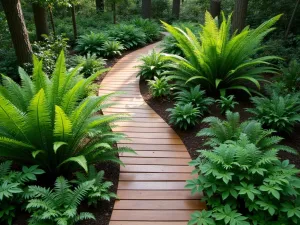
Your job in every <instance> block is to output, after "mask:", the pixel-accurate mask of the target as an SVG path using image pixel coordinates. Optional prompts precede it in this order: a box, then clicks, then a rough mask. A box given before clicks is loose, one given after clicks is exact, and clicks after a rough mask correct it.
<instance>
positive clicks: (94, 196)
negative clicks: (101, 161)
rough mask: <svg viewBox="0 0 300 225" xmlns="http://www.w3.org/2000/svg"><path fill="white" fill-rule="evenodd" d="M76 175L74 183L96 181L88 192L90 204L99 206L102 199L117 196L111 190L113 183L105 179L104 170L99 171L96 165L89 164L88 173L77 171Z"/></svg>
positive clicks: (108, 199) (106, 199)
mask: <svg viewBox="0 0 300 225" xmlns="http://www.w3.org/2000/svg"><path fill="white" fill-rule="evenodd" d="M75 175H76V180H74V181H73V183H75V184H78V185H80V184H82V183H84V182H87V181H94V183H93V185H92V186H91V188H90V189H89V190H88V193H87V199H88V205H94V206H97V204H98V202H99V201H101V200H105V201H110V199H111V198H117V195H116V194H115V193H113V192H110V190H109V189H110V187H111V186H112V185H113V183H112V182H110V181H104V171H99V172H97V171H96V168H95V166H93V165H90V166H89V172H88V174H85V173H80V172H76V174H75Z"/></svg>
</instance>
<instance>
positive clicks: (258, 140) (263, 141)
mask: <svg viewBox="0 0 300 225" xmlns="http://www.w3.org/2000/svg"><path fill="white" fill-rule="evenodd" d="M202 122H203V123H208V124H209V127H208V128H204V129H202V130H201V131H200V132H199V133H198V134H197V136H198V137H203V136H205V137H209V140H208V141H207V142H206V143H205V144H204V145H208V146H211V147H215V146H219V145H221V144H223V143H225V142H227V141H237V140H238V139H239V137H240V136H241V135H242V134H245V135H247V138H248V141H249V142H250V143H252V144H255V146H256V147H257V148H259V149H260V150H262V151H267V150H271V149H276V150H282V151H287V152H290V153H295V154H296V153H297V152H296V151H295V150H294V149H292V148H290V147H288V146H283V145H280V144H279V143H280V142H281V141H282V140H283V138H281V137H279V136H274V135H273V133H274V132H275V131H274V130H265V129H263V128H262V125H261V123H259V122H257V121H255V120H247V121H245V122H243V123H240V115H239V113H233V112H230V111H227V112H226V120H220V119H219V118H217V117H207V118H205V119H204V120H203V121H202Z"/></svg>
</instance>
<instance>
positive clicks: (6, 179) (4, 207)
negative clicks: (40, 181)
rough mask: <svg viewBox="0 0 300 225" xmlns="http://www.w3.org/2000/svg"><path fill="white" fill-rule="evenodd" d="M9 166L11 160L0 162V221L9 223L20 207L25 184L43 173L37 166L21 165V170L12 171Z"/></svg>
mask: <svg viewBox="0 0 300 225" xmlns="http://www.w3.org/2000/svg"><path fill="white" fill-rule="evenodd" d="M11 166H12V162H11V161H5V162H3V163H1V164H0V222H1V224H3V223H4V224H9V225H11V224H12V221H13V219H14V218H15V216H16V211H17V210H20V209H21V204H22V203H23V200H25V199H24V197H25V196H24V195H25V193H26V188H27V185H28V184H29V183H30V182H32V181H36V175H40V174H43V173H44V171H43V170H41V169H38V166H32V167H29V168H28V167H26V166H23V167H22V171H21V172H19V171H12V170H11Z"/></svg>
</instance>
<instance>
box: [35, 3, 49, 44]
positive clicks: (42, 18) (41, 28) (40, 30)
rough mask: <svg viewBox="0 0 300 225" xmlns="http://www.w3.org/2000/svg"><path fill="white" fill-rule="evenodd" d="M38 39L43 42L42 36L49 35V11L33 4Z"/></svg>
mask: <svg viewBox="0 0 300 225" xmlns="http://www.w3.org/2000/svg"><path fill="white" fill-rule="evenodd" d="M32 9H33V16H34V23H35V30H36V38H37V39H38V40H43V36H42V34H46V35H49V28H48V22H47V10H46V8H45V7H42V6H40V5H39V4H37V3H33V4H32Z"/></svg>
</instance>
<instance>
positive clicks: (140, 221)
mask: <svg viewBox="0 0 300 225" xmlns="http://www.w3.org/2000/svg"><path fill="white" fill-rule="evenodd" d="M155 47H156V44H154V45H150V46H148V47H145V48H143V49H140V50H137V51H135V52H133V53H131V54H129V55H126V56H125V57H123V58H122V59H120V60H119V62H118V63H117V64H116V65H115V66H114V67H113V68H112V69H111V70H110V72H109V73H108V74H107V75H106V77H105V78H104V80H103V81H102V84H101V86H100V89H99V95H100V96H101V95H105V94H109V93H112V92H118V95H116V96H113V97H112V98H111V99H110V100H109V101H108V103H113V104H114V105H112V106H111V107H109V108H107V109H104V110H103V113H104V114H105V115H112V114H126V115H129V116H131V120H130V121H125V122H117V123H115V125H116V126H114V127H112V130H113V131H114V132H123V133H124V134H126V135H127V136H128V140H122V141H120V142H119V143H118V146H119V147H130V148H132V149H133V150H135V151H136V153H137V154H136V155H135V154H129V153H120V159H121V160H122V161H123V162H124V163H125V165H126V166H125V167H121V169H120V177H119V184H118V191H117V195H118V197H119V198H120V200H118V201H116V202H115V205H114V209H113V214H112V217H111V221H110V225H186V224H187V222H188V220H189V219H190V214H191V213H192V212H193V211H195V210H202V209H205V207H206V206H205V203H203V202H201V201H200V200H201V198H202V195H201V194H198V195H195V196H192V195H191V193H190V190H186V189H185V185H186V180H188V179H193V178H195V177H196V175H191V171H192V170H193V168H192V167H190V166H188V162H189V161H190V160H191V158H190V155H189V153H188V152H187V149H186V147H185V145H184V144H183V142H182V141H181V139H180V138H179V137H178V135H177V134H176V133H175V132H174V130H173V129H172V128H171V127H170V126H169V125H168V124H167V123H166V122H165V121H164V120H163V119H162V118H161V117H160V116H159V115H157V114H156V112H154V111H153V110H152V109H151V108H150V107H149V106H148V105H147V103H146V102H144V99H143V97H142V96H141V94H140V90H139V80H138V78H136V75H137V73H138V69H137V68H136V66H137V65H138V64H139V63H140V62H139V60H138V58H139V57H140V56H141V54H147V53H148V52H149V51H151V50H152V49H153V48H155Z"/></svg>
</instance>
